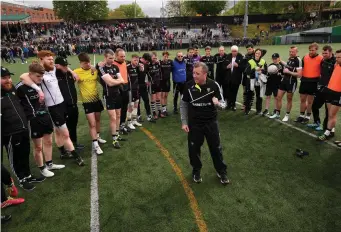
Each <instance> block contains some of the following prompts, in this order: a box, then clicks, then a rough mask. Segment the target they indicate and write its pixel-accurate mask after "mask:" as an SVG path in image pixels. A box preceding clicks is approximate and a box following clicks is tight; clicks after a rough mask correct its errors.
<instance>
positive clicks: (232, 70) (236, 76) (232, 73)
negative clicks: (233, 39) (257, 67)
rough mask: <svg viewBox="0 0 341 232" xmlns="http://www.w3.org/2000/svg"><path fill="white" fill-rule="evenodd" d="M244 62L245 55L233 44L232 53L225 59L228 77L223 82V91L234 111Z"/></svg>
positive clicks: (229, 106)
mask: <svg viewBox="0 0 341 232" xmlns="http://www.w3.org/2000/svg"><path fill="white" fill-rule="evenodd" d="M242 62H243V55H242V54H240V53H239V52H238V47H237V46H236V45H233V46H232V47H231V53H229V54H227V56H226V59H225V67H226V69H227V73H226V79H225V80H224V82H223V92H224V95H225V96H224V97H225V98H226V99H227V108H228V109H232V110H233V111H236V99H237V94H238V89H239V85H240V83H241V81H242V75H243V71H244V70H243V69H241V63H242Z"/></svg>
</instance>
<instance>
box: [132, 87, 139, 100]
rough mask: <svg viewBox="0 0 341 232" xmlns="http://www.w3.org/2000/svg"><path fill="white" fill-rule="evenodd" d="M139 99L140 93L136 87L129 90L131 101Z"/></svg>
mask: <svg viewBox="0 0 341 232" xmlns="http://www.w3.org/2000/svg"><path fill="white" fill-rule="evenodd" d="M139 99H140V93H139V91H138V90H137V89H134V90H132V91H131V102H136V101H137V100H139Z"/></svg>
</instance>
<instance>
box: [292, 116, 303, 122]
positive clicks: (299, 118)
mask: <svg viewBox="0 0 341 232" xmlns="http://www.w3.org/2000/svg"><path fill="white" fill-rule="evenodd" d="M303 120H304V118H303V117H301V116H299V117H297V118H296V119H295V121H294V122H299V123H302V122H303Z"/></svg>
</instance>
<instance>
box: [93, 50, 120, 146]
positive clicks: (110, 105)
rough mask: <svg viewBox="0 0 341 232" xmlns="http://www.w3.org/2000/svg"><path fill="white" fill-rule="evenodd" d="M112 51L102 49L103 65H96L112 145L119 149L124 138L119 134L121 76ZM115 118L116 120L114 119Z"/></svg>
mask: <svg viewBox="0 0 341 232" xmlns="http://www.w3.org/2000/svg"><path fill="white" fill-rule="evenodd" d="M114 55H115V54H114V52H113V51H112V50H111V49H106V50H105V51H104V62H103V63H104V65H102V64H101V65H99V64H97V65H96V68H97V69H98V70H99V72H98V75H99V76H100V82H101V84H102V86H103V98H104V102H105V105H106V108H107V111H108V114H109V118H110V128H111V134H112V139H113V143H112V144H113V146H114V148H116V149H119V148H120V147H121V146H120V144H119V141H123V140H124V139H123V138H122V137H121V136H120V135H119V123H117V120H119V117H118V116H119V115H120V114H121V98H120V85H121V84H123V78H122V76H121V74H120V70H119V68H118V67H117V66H116V65H114V64H113V61H114ZM116 119H117V120H116Z"/></svg>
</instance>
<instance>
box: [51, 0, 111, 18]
mask: <svg viewBox="0 0 341 232" xmlns="http://www.w3.org/2000/svg"><path fill="white" fill-rule="evenodd" d="M53 9H54V11H55V12H56V14H57V16H58V17H59V18H62V19H64V20H65V21H67V22H87V21H91V20H99V19H106V18H107V17H108V12H109V9H108V2H107V1H106V0H99V1H56V0H53Z"/></svg>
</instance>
